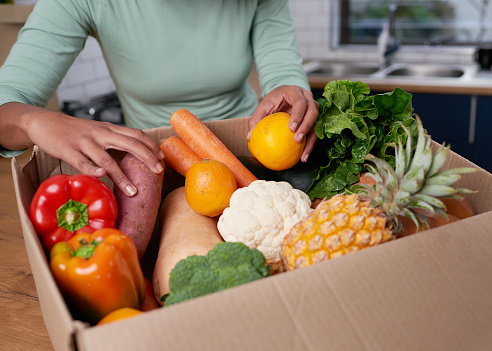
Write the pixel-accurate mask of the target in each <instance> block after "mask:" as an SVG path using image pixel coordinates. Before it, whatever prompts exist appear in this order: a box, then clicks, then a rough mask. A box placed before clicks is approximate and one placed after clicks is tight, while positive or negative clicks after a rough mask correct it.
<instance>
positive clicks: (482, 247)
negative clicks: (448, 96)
mask: <svg viewBox="0 0 492 351" xmlns="http://www.w3.org/2000/svg"><path fill="white" fill-rule="evenodd" d="M207 125H208V126H209V127H210V128H211V129H212V131H213V132H214V133H215V134H216V135H217V136H218V137H219V138H220V139H221V140H222V141H223V142H224V143H225V144H226V145H227V146H228V147H229V148H230V149H231V150H232V151H233V152H234V153H235V154H236V155H249V153H248V149H247V144H246V140H245V136H246V133H247V128H248V118H247V117H244V118H237V119H232V120H226V121H214V122H209V123H207ZM146 132H147V133H148V134H149V135H151V136H152V137H153V138H154V139H155V140H156V141H160V140H161V139H162V138H164V137H168V136H170V135H174V132H173V130H172V129H171V128H170V127H165V128H157V129H150V130H147V131H146ZM462 166H467V167H468V166H474V165H473V164H471V163H470V162H469V161H467V160H466V159H464V158H462V157H460V156H459V155H457V154H455V153H452V152H451V153H450V156H449V157H448V160H447V163H446V167H462ZM12 170H13V176H14V182H15V188H16V189H15V190H16V194H17V200H18V206H19V213H20V218H21V221H22V229H23V233H24V239H25V244H26V250H27V253H28V257H29V262H30V265H31V269H32V272H33V275H34V279H35V283H36V288H37V292H38V295H39V301H40V304H41V309H42V312H43V317H44V321H45V324H46V328H47V330H48V332H49V335H50V337H51V340H52V343H53V346H54V348H55V350H87V351H89V350H90V351H97V350H101V351H109V350H282V351H285V350H375V351H376V350H377V351H382V350H391V351H394V350H447V351H449V350H491V349H492V333H491V332H490V331H491V330H492V263H491V262H492V250H491V248H492V175H491V174H490V173H488V172H486V171H484V170H481V171H480V172H476V173H472V174H467V175H464V176H463V177H462V179H461V180H460V181H459V183H458V184H457V185H459V186H464V187H467V188H469V189H473V190H477V192H476V193H474V194H471V195H469V196H467V197H468V199H469V200H470V202H471V204H472V205H473V208H474V210H475V211H476V213H477V215H475V216H473V217H470V218H468V219H463V220H460V221H458V222H455V223H453V224H448V225H445V226H441V227H439V228H436V229H432V230H428V231H424V232H421V233H419V234H415V235H412V236H408V237H404V238H400V239H397V240H394V241H391V242H388V243H385V244H382V245H379V246H376V247H372V248H369V249H366V250H362V251H359V252H356V253H351V254H348V255H346V256H343V257H339V258H335V259H332V260H330V261H325V262H323V263H318V264H315V265H312V266H310V267H307V268H301V269H298V270H295V271H292V272H286V273H279V274H275V275H273V276H271V277H268V278H264V279H261V280H257V281H255V282H252V283H247V284H245V285H241V286H239V287H236V288H231V289H228V290H225V291H221V292H218V293H214V294H210V295H206V296H203V297H200V298H195V299H192V300H188V301H185V302H182V303H178V304H175V305H172V306H169V307H162V308H160V309H155V310H152V311H149V312H145V313H143V314H141V315H139V316H136V317H134V318H129V319H124V320H121V321H119V322H116V323H110V324H106V325H101V326H95V327H91V326H89V325H87V324H85V323H82V322H81V321H77V320H74V319H73V318H72V315H71V313H70V311H69V310H68V308H67V305H66V304H65V302H64V299H63V298H62V295H61V293H60V291H59V289H58V287H57V285H56V283H55V280H54V278H53V276H52V274H51V272H50V268H49V265H48V261H47V257H46V255H45V254H44V252H43V250H42V247H41V244H40V241H39V240H38V237H37V235H36V233H35V231H34V229H33V226H32V224H31V222H30V220H29V216H28V208H29V204H30V201H31V199H32V197H33V194H34V192H35V190H36V188H37V187H38V185H39V184H40V183H41V182H42V181H43V180H45V179H46V178H48V177H49V176H50V175H52V174H56V173H68V174H72V173H74V172H75V170H74V169H73V168H71V167H70V166H68V165H67V164H65V163H63V162H60V161H59V160H57V159H54V158H52V157H50V156H48V155H46V154H45V153H43V152H42V151H39V150H35V151H34V154H33V156H32V159H31V160H30V162H29V163H27V164H26V165H25V166H24V168H23V169H20V167H19V165H18V164H17V162H16V160H15V159H13V161H12ZM176 176H177V174H176V173H174V174H173V173H172V170H170V169H169V167H167V169H166V173H165V175H164V187H165V188H167V190H170V189H172V188H173V187H176V186H179V184H180V182H179V179H178V177H176ZM110 185H111V184H110ZM111 186H112V185H111ZM165 190H166V189H165ZM155 235H156V233H154V236H155ZM151 245H152V247H149V249H148V252H150V253H151V252H152V251H153V248H154V247H155V245H157V244H156V242H155V239H154V238H152V239H151ZM146 255H147V253H146ZM146 259H147V260H150V261H151V259H152V258H150V259H149V258H148V257H144V260H146Z"/></svg>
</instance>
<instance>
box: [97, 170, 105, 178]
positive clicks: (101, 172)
mask: <svg viewBox="0 0 492 351" xmlns="http://www.w3.org/2000/svg"><path fill="white" fill-rule="evenodd" d="M96 174H97V176H98V177H102V176H104V175H105V174H106V171H105V170H104V168H98V169H96Z"/></svg>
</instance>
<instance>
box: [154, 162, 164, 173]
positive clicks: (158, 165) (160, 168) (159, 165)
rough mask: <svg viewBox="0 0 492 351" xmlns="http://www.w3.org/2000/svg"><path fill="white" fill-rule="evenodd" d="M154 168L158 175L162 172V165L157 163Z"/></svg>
mask: <svg viewBox="0 0 492 351" xmlns="http://www.w3.org/2000/svg"><path fill="white" fill-rule="evenodd" d="M155 168H156V169H157V172H158V173H161V172H162V171H163V170H164V167H162V165H161V164H160V163H159V162H157V164H156V165H155Z"/></svg>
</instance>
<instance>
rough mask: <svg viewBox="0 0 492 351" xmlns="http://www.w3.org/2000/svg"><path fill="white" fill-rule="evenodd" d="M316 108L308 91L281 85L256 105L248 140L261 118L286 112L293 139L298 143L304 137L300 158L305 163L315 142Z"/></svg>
mask: <svg viewBox="0 0 492 351" xmlns="http://www.w3.org/2000/svg"><path fill="white" fill-rule="evenodd" d="M318 108H319V105H318V103H317V102H316V101H315V100H314V98H313V94H312V93H311V92H310V91H309V90H306V89H302V88H301V87H298V86H296V85H282V86H280V87H278V88H276V89H274V90H272V91H271V92H270V93H269V94H267V95H266V96H265V97H264V98H263V99H262V100H261V102H260V103H259V104H258V107H257V108H256V110H255V112H254V113H253V116H252V117H251V120H250V121H249V134H248V140H249V137H250V135H251V131H252V130H253V128H254V127H255V125H256V124H257V123H258V122H259V121H260V120H261V119H262V118H264V117H266V116H268V115H271V114H273V113H276V112H286V113H288V114H290V121H289V129H290V130H292V131H293V132H295V134H294V139H295V140H296V141H297V142H300V141H301V140H302V138H303V137H304V136H306V146H305V147H304V151H303V153H302V156H301V161H302V162H306V161H307V159H308V157H309V154H310V153H311V152H312V151H313V148H314V144H315V143H316V140H317V137H316V133H315V132H314V122H316V119H317V118H318Z"/></svg>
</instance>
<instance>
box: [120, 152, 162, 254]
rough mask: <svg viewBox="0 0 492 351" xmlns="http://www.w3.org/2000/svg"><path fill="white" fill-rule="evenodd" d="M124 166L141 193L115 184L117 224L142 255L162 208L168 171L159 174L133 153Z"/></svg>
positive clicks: (124, 158)
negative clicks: (163, 181) (162, 195)
mask: <svg viewBox="0 0 492 351" xmlns="http://www.w3.org/2000/svg"><path fill="white" fill-rule="evenodd" d="M120 168H121V170H122V171H123V172H124V173H125V174H126V175H127V177H128V178H129V179H130V181H131V182H132V183H133V184H134V185H135V187H136V188H137V194H135V195H134V196H131V197H130V196H127V195H126V194H125V193H123V191H121V190H120V189H119V188H118V187H115V188H114V190H113V193H114V196H115V198H116V204H117V206H118V217H117V219H116V228H117V229H119V230H121V231H122V232H123V233H125V234H126V235H128V236H129V237H130V238H132V239H133V242H134V243H135V246H136V247H137V252H138V257H139V258H140V259H141V258H142V256H143V254H144V253H145V250H146V249H147V245H148V244H149V240H150V237H151V236H152V232H153V229H154V225H155V223H156V219H157V215H158V212H159V206H160V203H161V191H162V179H163V176H164V171H162V172H161V173H159V174H155V173H154V172H152V171H151V170H150V169H149V168H148V167H147V166H146V165H145V164H144V163H143V162H142V161H140V160H139V159H138V158H136V157H135V156H133V155H132V154H130V153H128V154H126V155H125V156H124V157H123V159H122V160H121V162H120Z"/></svg>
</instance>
